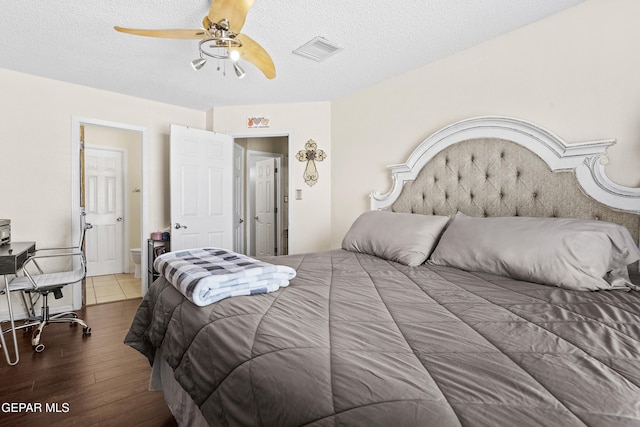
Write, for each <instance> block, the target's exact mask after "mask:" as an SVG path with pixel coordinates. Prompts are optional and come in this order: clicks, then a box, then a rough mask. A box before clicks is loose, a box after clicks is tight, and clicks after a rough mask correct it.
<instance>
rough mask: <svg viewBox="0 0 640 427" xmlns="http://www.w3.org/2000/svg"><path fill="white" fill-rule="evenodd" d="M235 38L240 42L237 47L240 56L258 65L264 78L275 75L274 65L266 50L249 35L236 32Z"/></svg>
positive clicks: (270, 77)
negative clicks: (239, 45)
mask: <svg viewBox="0 0 640 427" xmlns="http://www.w3.org/2000/svg"><path fill="white" fill-rule="evenodd" d="M236 38H237V39H238V40H240V42H241V43H242V46H241V47H239V48H238V49H237V50H238V52H240V54H241V55H242V58H243V59H246V60H247V61H249V62H251V63H252V64H253V65H255V66H256V67H258V68H259V69H260V71H262V72H263V73H264V75H265V77H266V78H268V79H272V78H274V77H275V76H276V66H275V65H274V64H273V60H272V59H271V57H270V56H269V54H268V53H267V51H266V50H264V48H263V47H262V46H260V45H259V44H258V43H256V42H255V41H254V40H253V39H252V38H251V37H249V36H245V35H244V34H238V36H237V37H236Z"/></svg>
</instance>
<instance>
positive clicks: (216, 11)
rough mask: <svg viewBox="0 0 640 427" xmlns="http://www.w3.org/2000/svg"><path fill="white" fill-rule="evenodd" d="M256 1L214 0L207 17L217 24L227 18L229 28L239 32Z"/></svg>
mask: <svg viewBox="0 0 640 427" xmlns="http://www.w3.org/2000/svg"><path fill="white" fill-rule="evenodd" d="M255 2H256V0H213V3H211V9H209V15H208V16H207V18H209V21H211V22H213V23H216V24H217V23H218V22H220V21H222V20H223V19H226V20H227V21H229V29H230V30H231V31H233V32H234V33H236V34H238V33H239V32H240V30H241V29H242V27H243V26H244V21H245V19H246V18H247V13H249V9H251V6H253V4H254V3H255ZM207 29H208V28H207Z"/></svg>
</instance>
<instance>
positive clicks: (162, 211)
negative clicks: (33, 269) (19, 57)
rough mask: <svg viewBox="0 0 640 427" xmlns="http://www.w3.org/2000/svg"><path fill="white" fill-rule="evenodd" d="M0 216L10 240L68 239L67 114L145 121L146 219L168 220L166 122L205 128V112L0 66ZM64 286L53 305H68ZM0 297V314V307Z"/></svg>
mask: <svg viewBox="0 0 640 427" xmlns="http://www.w3.org/2000/svg"><path fill="white" fill-rule="evenodd" d="M0 81H1V82H2V96H1V97H0V162H1V164H2V167H0V182H2V183H3V185H2V187H0V188H1V190H0V218H9V219H11V232H12V240H14V241H36V242H37V245H38V246H39V247H51V246H68V245H69V244H70V243H71V182H70V180H71V159H72V156H74V155H75V153H72V152H71V131H72V129H71V123H72V117H82V118H92V119H99V120H104V121H109V122H116V123H124V124H129V125H134V126H140V127H144V128H146V129H147V131H148V139H149V164H150V168H149V169H150V170H149V194H150V209H149V226H150V227H151V229H152V230H154V229H159V228H162V227H165V226H166V225H167V224H168V221H169V208H168V206H169V202H168V198H167V197H168V191H166V189H167V188H168V173H167V171H168V165H169V161H168V154H169V129H170V124H171V123H176V124H180V125H184V126H192V127H198V128H204V126H205V123H206V113H205V112H202V111H195V110H189V109H186V108H180V107H175V106H171V105H167V104H161V103H158V102H152V101H147V100H143V99H139V98H133V97H130V96H124V95H120V94H117V93H111V92H105V91H100V90H96V89H91V88H87V87H84V86H78V85H72V84H68V83H64V82H59V81H55V80H50V79H44V78H41V77H35V76H31V75H27V74H22V73H17V72H13V71H8V70H4V69H0ZM70 294H71V292H67V293H66V294H65V297H64V298H63V299H62V300H56V301H55V302H53V304H52V306H53V305H55V306H62V305H68V304H70ZM5 307H6V303H5V302H4V301H0V317H1V316H2V314H3V313H6V308H5Z"/></svg>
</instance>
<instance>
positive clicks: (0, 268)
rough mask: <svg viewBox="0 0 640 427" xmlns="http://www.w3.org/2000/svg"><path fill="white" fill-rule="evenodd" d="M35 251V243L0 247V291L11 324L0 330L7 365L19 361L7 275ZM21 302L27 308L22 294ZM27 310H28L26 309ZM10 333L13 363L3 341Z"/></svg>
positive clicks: (12, 272)
mask: <svg viewBox="0 0 640 427" xmlns="http://www.w3.org/2000/svg"><path fill="white" fill-rule="evenodd" d="M35 251H36V244H35V242H11V243H9V244H8V245H2V246H0V276H4V287H2V288H0V290H4V292H5V294H6V295H7V307H8V308H9V320H10V322H11V328H9V329H7V330H1V328H0V346H1V347H2V350H3V351H4V357H5V358H6V359H7V363H8V364H9V365H15V364H17V363H18V361H19V360H20V355H19V353H18V339H17V338H16V325H15V322H14V320H13V309H12V308H11V292H9V279H7V275H10V274H16V273H17V272H18V271H19V270H20V269H21V268H22V264H24V262H25V261H26V260H27V258H28V257H29V255H33V254H34V253H35ZM22 302H23V303H24V305H25V308H27V304H26V301H25V298H24V294H22ZM27 309H28V308H27ZM9 331H10V332H11V335H12V336H13V351H14V353H15V358H16V360H15V361H12V360H11V357H10V356H9V350H8V348H7V343H6V342H5V340H4V334H5V332H9Z"/></svg>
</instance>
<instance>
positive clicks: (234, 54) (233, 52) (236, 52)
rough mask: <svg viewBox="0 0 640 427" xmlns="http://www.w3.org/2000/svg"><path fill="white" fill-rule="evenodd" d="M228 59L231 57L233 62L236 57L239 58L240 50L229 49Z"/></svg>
mask: <svg viewBox="0 0 640 427" xmlns="http://www.w3.org/2000/svg"><path fill="white" fill-rule="evenodd" d="M229 59H231V60H232V61H233V62H236V61H237V60H238V59H240V52H238V51H237V50H230V51H229Z"/></svg>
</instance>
